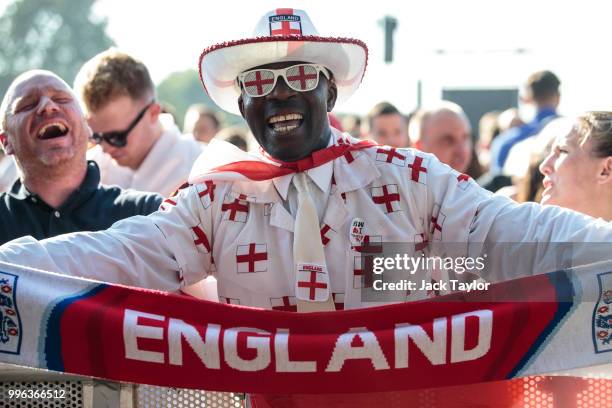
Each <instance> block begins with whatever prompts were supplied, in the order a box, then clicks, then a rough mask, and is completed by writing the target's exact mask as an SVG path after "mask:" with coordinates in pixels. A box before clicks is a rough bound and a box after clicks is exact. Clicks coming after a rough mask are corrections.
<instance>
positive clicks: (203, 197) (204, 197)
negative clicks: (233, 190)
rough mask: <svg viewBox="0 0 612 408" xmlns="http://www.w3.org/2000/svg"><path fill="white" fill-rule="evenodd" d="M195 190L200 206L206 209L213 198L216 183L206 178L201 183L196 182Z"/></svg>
mask: <svg viewBox="0 0 612 408" xmlns="http://www.w3.org/2000/svg"><path fill="white" fill-rule="evenodd" d="M195 187H196V190H197V192H198V197H200V202H201V203H202V206H203V207H204V208H205V209H206V208H208V207H210V204H212V202H213V201H214V200H215V188H217V185H216V184H215V183H213V181H212V180H206V181H204V182H203V183H200V184H196V186H195Z"/></svg>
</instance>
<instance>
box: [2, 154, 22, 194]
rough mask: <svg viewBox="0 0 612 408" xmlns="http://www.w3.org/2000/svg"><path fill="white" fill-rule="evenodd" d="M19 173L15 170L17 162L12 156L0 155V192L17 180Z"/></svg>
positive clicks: (7, 188)
mask: <svg viewBox="0 0 612 408" xmlns="http://www.w3.org/2000/svg"><path fill="white" fill-rule="evenodd" d="M18 177H19V174H18V172H17V164H15V160H14V159H13V157H12V156H1V157H0V193H2V192H4V191H7V190H9V189H10V188H11V186H12V185H13V183H14V182H15V181H16V180H17V178H18Z"/></svg>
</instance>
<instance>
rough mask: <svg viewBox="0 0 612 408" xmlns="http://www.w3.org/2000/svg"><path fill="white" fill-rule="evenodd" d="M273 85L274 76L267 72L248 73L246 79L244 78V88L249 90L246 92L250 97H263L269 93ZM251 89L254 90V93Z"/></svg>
mask: <svg viewBox="0 0 612 408" xmlns="http://www.w3.org/2000/svg"><path fill="white" fill-rule="evenodd" d="M273 85H274V74H273V73H272V72H270V71H267V70H259V71H253V72H250V73H249V74H248V75H247V76H246V78H244V86H245V87H246V88H249V89H248V91H249V93H250V94H252V95H264V94H266V93H268V92H269V91H270V88H271V87H272V86H273ZM264 86H265V88H264ZM252 88H256V91H255V89H252Z"/></svg>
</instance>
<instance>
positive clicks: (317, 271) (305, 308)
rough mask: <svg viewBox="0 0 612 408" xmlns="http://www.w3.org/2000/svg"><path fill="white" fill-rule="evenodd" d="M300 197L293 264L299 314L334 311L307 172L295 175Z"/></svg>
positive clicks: (296, 219) (296, 218)
mask: <svg viewBox="0 0 612 408" xmlns="http://www.w3.org/2000/svg"><path fill="white" fill-rule="evenodd" d="M292 182H293V185H294V186H295V188H296V190H297V192H298V196H297V199H298V200H297V201H298V209H297V213H296V217H295V227H294V235H293V263H294V267H295V296H296V298H297V310H298V312H322V311H330V310H335V306H334V302H333V299H332V297H331V296H330V293H331V291H330V282H329V274H328V272H327V265H326V263H325V252H324V250H323V243H322V242H321V239H320V236H321V233H320V229H319V218H318V217H317V210H316V208H315V205H314V202H313V201H312V197H311V196H310V191H309V188H308V183H307V181H306V174H305V173H297V174H295V175H294V176H293V181H292Z"/></svg>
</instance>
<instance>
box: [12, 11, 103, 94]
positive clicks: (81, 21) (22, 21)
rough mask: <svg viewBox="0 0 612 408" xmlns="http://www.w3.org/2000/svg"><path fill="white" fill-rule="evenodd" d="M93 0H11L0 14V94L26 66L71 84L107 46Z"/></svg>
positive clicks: (101, 22) (27, 68)
mask: <svg viewBox="0 0 612 408" xmlns="http://www.w3.org/2000/svg"><path fill="white" fill-rule="evenodd" d="M94 2H95V0H78V1H69V0H16V1H14V2H13V3H11V4H10V5H8V6H7V8H6V10H5V13H4V14H3V15H2V16H0V95H3V94H4V93H5V92H6V89H7V88H8V86H9V84H10V82H11V81H12V80H13V79H14V78H15V77H16V76H17V75H19V74H20V73H22V72H24V71H26V70H29V69H48V70H51V71H53V72H55V73H56V74H57V75H59V76H60V77H62V78H63V79H64V80H65V81H66V82H68V83H72V81H73V80H74V77H75V75H76V73H77V71H78V70H79V68H80V67H81V65H82V64H83V63H84V62H85V61H86V60H88V59H89V58H91V57H93V56H94V55H96V54H97V53H99V52H100V51H103V50H105V49H106V48H108V47H110V46H111V45H113V41H112V40H111V39H110V38H109V37H108V36H107V35H106V32H105V30H106V20H105V19H101V18H98V17H96V16H93V15H92V13H91V8H92V6H93V4H94Z"/></svg>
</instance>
